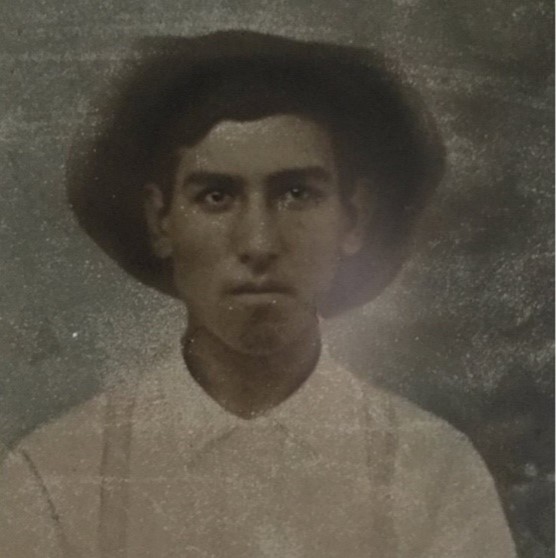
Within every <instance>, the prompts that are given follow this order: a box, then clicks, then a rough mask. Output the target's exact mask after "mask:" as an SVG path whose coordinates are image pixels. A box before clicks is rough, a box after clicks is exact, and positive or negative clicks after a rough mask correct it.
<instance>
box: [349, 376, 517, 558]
mask: <svg viewBox="0 0 556 558" xmlns="http://www.w3.org/2000/svg"><path fill="white" fill-rule="evenodd" d="M359 382H360V386H361V388H360V389H361V391H362V393H363V394H364V396H363V401H364V405H365V412H366V414H367V417H368V419H367V427H366V429H367V440H368V444H369V445H370V451H371V452H372V451H373V445H374V444H375V441H376V440H378V441H379V442H380V441H381V440H382V447H383V448H385V450H386V451H384V452H383V453H385V454H389V456H390V458H389V459H387V460H385V461H388V462H389V465H390V466H391V467H390V472H391V474H390V475H384V477H383V478H384V479H386V481H385V482H387V483H388V485H389V488H388V493H389V495H390V497H391V501H392V504H393V506H394V512H393V513H394V516H395V518H396V522H397V524H398V525H400V526H403V528H400V532H401V533H403V536H401V537H400V541H401V542H400V544H401V547H402V548H403V549H404V552H405V554H403V555H404V556H405V555H408V556H409V555H411V556H429V557H430V556H434V557H436V556H453V555H457V556H461V557H465V558H467V557H468V556H469V557H471V556H473V557H474V556H485V557H487V556H488V557H493V558H494V557H496V558H499V557H500V558H501V557H509V556H515V549H514V546H513V541H512V537H511V534H510V531H509V529H508V526H507V523H506V518H505V515H504V512H503V510H502V506H501V504H500V499H499V497H498V492H497V490H496V486H495V483H494V479H493V478H492V475H491V474H490V471H489V470H488V467H487V466H486V464H485V462H484V461H483V459H482V457H481V456H480V455H479V453H478V452H477V450H476V449H475V447H474V445H473V444H472V442H471V441H470V440H469V438H467V436H466V435H465V434H463V433H462V432H460V431H459V430H457V429H456V428H455V427H453V426H452V425H450V424H449V423H448V422H447V421H445V420H443V419H442V418H440V417H438V416H436V415H434V414H432V413H430V412H428V411H426V410H424V409H422V408H420V407H418V406H417V405H415V404H414V403H412V402H410V401H408V400H407V399H404V398H402V397H400V396H397V395H394V394H392V393H389V392H387V391H384V390H381V389H379V388H375V387H373V386H369V385H366V384H365V383H364V382H362V381H360V380H359ZM456 553H457V554H456Z"/></svg>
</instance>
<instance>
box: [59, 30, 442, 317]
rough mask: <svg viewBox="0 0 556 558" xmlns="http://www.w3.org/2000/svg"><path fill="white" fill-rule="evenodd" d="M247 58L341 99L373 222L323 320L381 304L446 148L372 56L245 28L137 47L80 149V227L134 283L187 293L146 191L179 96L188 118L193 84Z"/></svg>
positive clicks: (76, 169)
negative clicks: (156, 241)
mask: <svg viewBox="0 0 556 558" xmlns="http://www.w3.org/2000/svg"><path fill="white" fill-rule="evenodd" d="M237 60H242V61H243V62H246V63H249V62H250V61H252V62H254V63H256V64H267V65H271V66H272V65H273V64H274V65H276V64H278V65H280V66H281V67H288V66H289V65H291V66H292V67H295V68H297V71H302V72H303V71H305V70H306V71H307V72H311V73H312V74H313V75H317V76H322V83H326V84H329V85H330V87H331V88H332V89H333V90H334V94H335V96H336V97H337V103H335V104H336V108H335V111H336V113H337V114H336V117H337V116H338V115H339V116H340V117H341V118H344V117H345V119H346V122H349V123H350V124H349V125H350V126H351V127H352V128H353V129H354V130H353V131H354V133H353V134H352V136H353V137H354V138H356V139H355V140H354V141H356V142H357V145H358V149H357V150H355V151H357V152H358V153H359V157H358V158H354V159H353V161H356V162H353V163H352V164H353V165H355V166H357V167H358V168H357V173H358V174H363V175H364V174H368V175H369V177H371V179H370V180H369V181H368V183H369V184H370V186H371V187H372V188H373V215H372V218H371V219H370V226H369V230H368V232H367V236H366V242H365V246H364V248H363V249H362V250H361V251H360V252H359V253H358V254H357V255H356V256H354V257H352V258H350V259H349V260H346V261H345V262H344V263H343V265H342V267H341V269H340V271H339V274H338V277H337V280H336V283H335V285H334V287H333V289H332V292H331V293H330V297H329V300H328V301H327V304H326V308H325V309H324V313H325V314H332V313H337V312H339V311H341V310H345V309H347V308H349V307H352V306H356V305H359V304H362V303H364V302H366V301H368V300H371V299H372V298H373V297H375V296H376V295H377V294H379V293H380V292H381V291H382V290H383V289H384V288H385V287H386V286H387V285H388V283H390V282H391V280H392V279H393V278H394V277H395V275H396V274H397V272H398V271H399V269H400V267H401V265H402V264H403V262H404V260H405V258H406V257H407V252H408V243H409V239H410V235H411V231H412V228H413V225H414V223H415V220H416V218H417V217H418V216H419V214H420V212H421V211H422V209H423V207H424V206H425V204H426V202H427V200H428V199H429V197H430V195H431V193H432V192H433V191H434V190H435V188H436V186H437V184H438V182H439V181H440V179H441V176H442V173H443V166H444V148H443V145H442V142H441V140H440V138H439V135H438V133H437V129H436V126H435V124H434V121H433V118H432V117H431V115H430V113H429V112H428V111H427V109H426V107H425V106H424V105H423V103H422V102H421V100H420V98H419V96H418V95H417V94H416V93H415V92H414V91H413V90H412V89H411V88H410V87H408V86H407V85H406V84H404V82H403V80H402V79H401V78H400V77H399V75H398V73H397V72H394V71H393V70H392V65H391V64H390V63H389V62H388V61H387V60H386V59H385V58H384V57H383V56H381V55H379V54H377V53H375V52H372V51H370V50H367V49H358V48H352V47H345V46H337V45H330V44H321V43H313V42H301V41H297V40H291V39H286V38H283V37H275V36H270V35H264V34H259V33H253V32H246V31H225V32H219V33H214V34H211V35H206V36H202V37H196V38H184V37H161V38H146V39H141V40H139V41H138V42H137V44H136V49H135V50H134V51H133V56H131V57H130V59H129V60H128V67H127V68H124V70H123V71H122V73H121V75H120V76H119V77H118V78H117V79H116V80H115V82H114V84H113V86H112V89H111V91H112V93H111V94H109V95H108V96H107V98H106V99H105V100H104V102H103V103H102V106H101V107H100V108H99V109H97V111H99V114H100V123H101V124H100V126H99V127H98V128H96V129H94V130H93V129H90V130H81V131H80V134H79V135H78V138H79V139H78V140H77V141H76V142H74V145H73V147H72V150H71V152H70V156H69V159H68V165H67V170H68V172H67V190H68V197H69V201H70V204H71V206H72V208H73V211H74V212H75V215H76V216H77V219H78V222H79V224H80V225H81V226H82V228H83V229H84V230H85V231H86V232H87V234H88V235H90V237H91V238H92V239H93V240H94V241H95V242H96V243H97V244H98V245H99V246H100V247H101V248H102V249H103V250H104V251H105V252H106V253H108V254H109V255H110V256H111V257H112V258H113V259H114V260H115V261H116V262H117V263H118V264H119V265H120V266H121V267H122V268H123V269H125V270H126V271H127V272H128V273H130V274H131V275H132V276H134V277H135V278H137V279H138V280H139V281H141V282H142V283H144V284H146V285H149V286H151V287H154V288H156V289H157V290H159V291H162V292H164V293H167V294H169V295H172V296H177V293H176V291H175V289H174V285H173V282H172V270H171V265H169V262H168V261H167V260H160V259H159V258H157V257H156V256H155V255H154V254H153V252H152V250H151V246H150V243H149V235H148V231H147V225H146V222H145V218H144V186H145V184H146V182H147V181H148V179H149V177H150V176H152V168H151V167H152V165H153V164H154V161H155V153H156V152H157V150H158V149H159V145H160V142H161V137H163V134H164V131H165V129H167V127H168V122H169V119H171V118H172V117H174V118H176V117H177V116H178V115H177V114H175V110H176V108H175V106H174V105H175V99H176V95H179V96H180V98H181V101H180V109H179V110H180V112H181V113H182V112H183V111H184V110H185V111H187V108H188V105H187V99H188V80H189V79H190V76H193V75H197V76H198V75H199V72H200V71H201V72H202V70H203V69H207V68H208V69H210V68H212V67H216V66H219V67H226V65H227V64H228V62H229V63H230V65H233V62H234V61H237ZM300 69H301V70H300ZM292 75H293V74H292ZM308 108H310V107H308ZM172 111H174V112H172ZM377 177H378V178H377Z"/></svg>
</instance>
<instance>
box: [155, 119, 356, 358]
mask: <svg viewBox="0 0 556 558" xmlns="http://www.w3.org/2000/svg"><path fill="white" fill-rule="evenodd" d="M179 154H180V160H179V164H178V167H177V172H176V180H175V184H174V191H173V197H172V200H171V204H170V207H165V206H164V203H163V198H162V194H161V192H160V189H159V188H158V187H157V186H156V185H150V186H149V189H148V190H149V196H148V201H147V217H148V221H149V225H150V228H151V232H152V235H153V246H154V249H155V251H156V252H157V254H158V255H159V256H161V257H170V258H172V260H173V268H174V280H175V285H176V288H177V291H178V293H179V295H180V297H181V298H182V300H183V301H184V302H185V304H186V305H187V308H188V319H189V325H190V327H191V328H199V327H200V328H205V329H207V330H209V331H210V332H211V333H212V334H213V335H215V336H216V337H218V338H219V339H220V340H221V341H223V342H224V343H225V344H226V345H228V346H229V347H231V348H233V349H235V350H238V351H240V352H244V353H256V354H263V353H271V352H274V351H277V350H280V349H281V348H284V347H285V346H286V345H287V344H288V343H291V342H293V341H295V340H296V339H298V338H299V337H300V336H302V335H303V333H304V332H306V331H307V329H308V328H310V327H316V325H317V319H316V317H317V311H318V306H319V301H320V300H321V299H322V298H323V297H324V296H325V295H326V294H327V292H328V291H329V289H330V287H331V285H332V282H333V279H334V276H335V274H336V271H337V267H338V264H339V260H340V259H341V257H342V256H343V255H350V254H353V253H354V252H356V251H357V250H358V249H359V247H360V244H361V236H362V234H361V232H362V231H361V230H359V229H360V228H361V227H358V226H357V225H356V224H354V222H353V219H352V217H353V215H352V212H350V211H348V210H347V208H346V204H345V201H343V200H342V197H341V191H340V188H341V186H340V184H339V179H338V168H337V166H336V161H335V157H334V153H333V148H332V145H331V140H330V138H329V137H328V134H327V132H326V131H325V130H324V128H322V127H321V126H319V125H318V124H316V123H314V122H312V121H310V120H308V119H304V118H302V117H298V116H294V115H278V116H271V117H267V118H263V119H260V120H256V121H248V122H237V121H222V122H220V123H218V124H217V125H216V126H215V127H214V128H212V130H211V131H210V132H209V133H208V134H207V135H206V136H205V137H204V138H203V139H202V140H201V141H200V142H199V143H198V144H197V145H195V146H193V147H187V148H186V147H184V148H181V150H180V151H179Z"/></svg>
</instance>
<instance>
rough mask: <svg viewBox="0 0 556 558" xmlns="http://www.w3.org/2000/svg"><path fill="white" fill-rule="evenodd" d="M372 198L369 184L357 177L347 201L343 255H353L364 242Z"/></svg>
mask: <svg viewBox="0 0 556 558" xmlns="http://www.w3.org/2000/svg"><path fill="white" fill-rule="evenodd" d="M372 202H373V199H372V193H371V185H370V184H369V181H368V180H364V179H357V180H356V181H355V184H354V187H353V192H352V194H351V196H350V198H349V200H348V202H347V204H348V207H349V209H350V211H349V224H348V228H347V230H346V233H345V235H344V239H343V242H342V245H341V249H342V254H343V255H344V256H354V255H355V254H357V253H358V252H359V251H360V250H361V248H363V243H364V242H365V236H366V232H367V230H368V228H369V224H370V222H371V218H372V213H373V203H372Z"/></svg>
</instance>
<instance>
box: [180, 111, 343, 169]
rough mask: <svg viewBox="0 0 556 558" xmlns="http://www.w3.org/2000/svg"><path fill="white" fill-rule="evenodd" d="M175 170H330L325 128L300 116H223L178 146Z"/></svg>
mask: <svg viewBox="0 0 556 558" xmlns="http://www.w3.org/2000/svg"><path fill="white" fill-rule="evenodd" d="M179 154H180V169H182V170H186V169H187V170H193V171H203V170H205V171H207V170H210V171H211V172H222V173H225V172H234V173H249V174H266V173H270V172H275V171H276V170H280V169H284V168H302V167H322V168H324V169H325V170H328V171H329V172H332V173H334V172H335V162H334V154H333V147H332V142H331V139H330V137H329V134H328V132H327V130H326V129H325V128H324V127H323V126H321V125H320V124H318V123H316V122H314V121H312V120H310V119H308V118H304V117H302V116H296V115H276V116H269V117H266V118H261V119H259V120H253V121H247V122H238V121H232V120H224V121H221V122H219V123H218V124H217V125H216V126H214V127H213V128H212V129H211V130H210V132H209V133H208V134H207V135H206V136H205V137H204V138H203V139H202V140H201V141H199V142H198V143H197V144H196V145H194V146H191V147H182V148H180V149H179Z"/></svg>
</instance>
